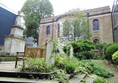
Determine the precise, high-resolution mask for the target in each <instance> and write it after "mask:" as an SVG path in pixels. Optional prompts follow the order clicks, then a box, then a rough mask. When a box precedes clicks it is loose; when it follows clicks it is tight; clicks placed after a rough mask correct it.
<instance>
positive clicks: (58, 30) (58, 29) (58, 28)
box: [57, 23, 60, 37]
mask: <svg viewBox="0 0 118 83" xmlns="http://www.w3.org/2000/svg"><path fill="white" fill-rule="evenodd" d="M57 32H58V37H59V36H60V24H59V23H58V24H57Z"/></svg>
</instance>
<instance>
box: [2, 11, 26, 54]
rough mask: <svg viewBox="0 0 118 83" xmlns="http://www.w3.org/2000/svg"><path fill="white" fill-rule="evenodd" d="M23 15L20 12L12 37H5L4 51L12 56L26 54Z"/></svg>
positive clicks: (12, 30)
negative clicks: (19, 53)
mask: <svg viewBox="0 0 118 83" xmlns="http://www.w3.org/2000/svg"><path fill="white" fill-rule="evenodd" d="M21 20H22V15H21V12H18V15H17V17H16V21H15V24H14V25H13V27H12V29H11V33H10V35H8V36H6V37H5V42H4V51H5V52H7V53H9V54H10V55H16V52H24V48H25V41H24V39H23V30H24V29H23V27H22V26H21V25H22V23H21Z"/></svg>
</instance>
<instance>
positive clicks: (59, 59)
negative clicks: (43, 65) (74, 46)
mask: <svg viewBox="0 0 118 83" xmlns="http://www.w3.org/2000/svg"><path fill="white" fill-rule="evenodd" d="M55 66H56V67H57V68H59V69H63V70H65V71H66V72H67V73H73V72H75V71H76V69H77V67H78V66H79V65H78V60H77V59H76V58H69V57H68V56H59V55H57V56H56V57H55Z"/></svg>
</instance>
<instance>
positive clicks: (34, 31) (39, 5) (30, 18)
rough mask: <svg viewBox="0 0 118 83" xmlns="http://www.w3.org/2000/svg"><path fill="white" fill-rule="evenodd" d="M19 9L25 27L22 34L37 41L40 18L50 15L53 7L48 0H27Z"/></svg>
mask: <svg viewBox="0 0 118 83" xmlns="http://www.w3.org/2000/svg"><path fill="white" fill-rule="evenodd" d="M21 11H22V12H23V13H24V15H25V17H24V19H25V24H26V29H25V31H24V34H25V35H26V36H27V37H33V38H34V39H35V40H34V41H35V42H37V41H38V27H39V22H40V20H41V18H43V17H46V16H51V15H52V13H53V7H52V5H51V3H50V2H49V0H27V1H26V2H25V4H24V5H23V7H22V9H21Z"/></svg>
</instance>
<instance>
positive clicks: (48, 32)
mask: <svg viewBox="0 0 118 83" xmlns="http://www.w3.org/2000/svg"><path fill="white" fill-rule="evenodd" d="M46 34H47V35H48V34H50V26H49V25H48V26H47V27H46Z"/></svg>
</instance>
